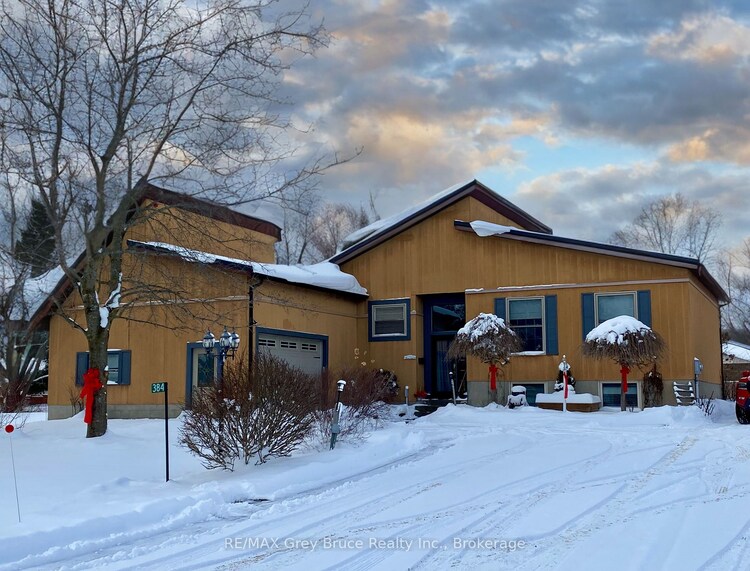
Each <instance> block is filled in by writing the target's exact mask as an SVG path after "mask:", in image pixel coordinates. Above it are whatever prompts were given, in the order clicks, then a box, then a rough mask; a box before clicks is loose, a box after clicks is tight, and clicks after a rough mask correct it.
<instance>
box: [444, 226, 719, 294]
mask: <svg viewBox="0 0 750 571" xmlns="http://www.w3.org/2000/svg"><path fill="white" fill-rule="evenodd" d="M453 225H454V227H455V228H456V229H457V230H464V231H467V232H474V233H475V234H476V235H477V236H479V237H482V238H486V237H490V236H499V237H502V238H511V239H514V240H521V241H524V242H534V243H539V244H546V245H552V246H557V247H561V248H569V249H572V250H579V251H583V252H593V253H597V254H606V255H609V256H618V257H623V258H628V259H632V260H642V261H646V262H656V263H660V264H667V265H670V266H677V267H681V268H687V269H690V270H692V271H693V273H694V274H695V275H696V277H697V278H698V279H699V280H700V281H701V282H702V283H703V285H705V286H706V287H707V288H708V289H709V291H711V292H712V293H713V294H714V295H715V296H716V298H717V299H718V300H719V301H721V302H728V301H729V297H728V296H727V293H726V292H725V291H724V289H723V288H722V287H721V285H720V284H719V282H717V281H716V279H715V278H714V277H713V276H712V275H711V274H710V273H709V271H708V270H707V269H706V267H705V266H704V265H703V264H702V263H701V262H700V260H697V259H695V258H687V257H685V256H675V255H673V254H664V253H662V252H653V251H649V250H638V249H635V248H626V247H624V246H615V245H613V244H605V243H603V242H592V241H590V240H579V239H577V238H566V237H564V236H553V235H552V234H548V233H545V232H534V231H531V230H523V229H520V228H513V227H510V226H503V225H502V224H494V223H492V222H486V221H484V220H473V221H471V222H466V221H463V220H455V221H454V223H453Z"/></svg>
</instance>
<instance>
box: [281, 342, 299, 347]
mask: <svg viewBox="0 0 750 571" xmlns="http://www.w3.org/2000/svg"><path fill="white" fill-rule="evenodd" d="M279 346H280V347H281V348H282V349H296V348H297V343H295V342H294V341H281V342H280V343H279Z"/></svg>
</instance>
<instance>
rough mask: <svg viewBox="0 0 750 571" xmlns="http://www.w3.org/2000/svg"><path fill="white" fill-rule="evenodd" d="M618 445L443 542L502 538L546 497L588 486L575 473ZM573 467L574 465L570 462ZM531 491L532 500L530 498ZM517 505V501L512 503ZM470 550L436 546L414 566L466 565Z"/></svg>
mask: <svg viewBox="0 0 750 571" xmlns="http://www.w3.org/2000/svg"><path fill="white" fill-rule="evenodd" d="M614 451H615V450H614V447H613V446H612V443H611V442H610V443H609V444H608V446H607V449H606V450H605V451H603V452H601V453H599V454H596V455H594V456H592V457H591V458H589V459H587V460H586V461H585V462H584V463H583V465H580V464H579V463H578V462H576V463H574V465H573V469H571V470H570V471H569V472H568V473H567V474H566V475H565V476H564V477H563V478H562V481H563V482H564V484H562V486H561V485H560V483H559V482H558V481H557V480H556V481H554V482H551V483H548V484H542V485H539V486H537V487H536V488H532V489H531V490H529V489H526V490H524V491H523V492H521V493H520V494H516V495H513V496H511V499H515V498H519V499H521V498H523V499H524V502H522V503H521V504H516V505H517V507H516V508H515V509H513V510H511V512H510V513H508V514H504V515H503V516H502V517H500V518H497V517H495V516H497V515H498V514H499V513H500V511H501V509H502V506H501V507H499V508H498V509H495V510H493V511H492V512H490V513H489V514H487V515H485V516H482V517H479V518H477V519H475V520H474V521H472V522H470V523H469V524H468V525H467V526H465V527H463V528H461V529H460V530H458V531H457V532H454V533H453V534H452V536H448V537H445V538H443V542H445V541H447V540H448V539H452V537H473V538H490V537H491V538H502V537H503V533H504V532H505V530H507V528H508V527H510V524H512V523H514V522H515V521H517V518H519V517H521V516H523V515H524V514H525V513H527V512H528V511H529V509H530V508H533V507H534V506H535V505H537V504H539V503H540V502H542V501H544V500H546V499H547V498H549V497H550V496H551V495H553V494H556V493H557V494H560V493H566V492H568V491H571V490H576V489H581V488H587V487H589V486H588V485H586V484H584V483H574V482H573V481H572V479H571V476H573V475H575V474H577V473H586V472H587V471H588V470H589V469H590V468H592V467H593V466H595V465H597V464H600V463H602V462H606V461H607V460H608V459H609V458H611V457H612V455H613V454H614ZM569 466H570V465H569ZM529 494H531V499H530V500H527V498H528V496H529ZM509 503H512V504H515V502H509ZM506 539H508V538H506ZM469 552H470V549H469V548H468V547H466V548H464V549H461V550H458V551H452V552H451V551H448V550H443V549H432V550H430V551H429V552H428V553H426V554H425V555H424V556H423V557H422V558H421V559H420V560H419V561H418V562H417V563H416V564H415V565H414V566H413V567H411V569H420V568H423V567H426V568H428V569H436V568H437V569H444V568H447V567H456V566H458V565H461V564H465V561H464V559H465V558H466V556H467V555H468V554H469Z"/></svg>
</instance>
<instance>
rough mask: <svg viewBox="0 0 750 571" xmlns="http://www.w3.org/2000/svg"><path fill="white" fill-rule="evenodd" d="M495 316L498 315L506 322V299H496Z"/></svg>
mask: <svg viewBox="0 0 750 571" xmlns="http://www.w3.org/2000/svg"><path fill="white" fill-rule="evenodd" d="M495 315H497V316H498V317H499V318H500V319H502V320H503V321H505V298H504V297H496V298H495Z"/></svg>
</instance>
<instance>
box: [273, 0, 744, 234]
mask: <svg viewBox="0 0 750 571" xmlns="http://www.w3.org/2000/svg"><path fill="white" fill-rule="evenodd" d="M743 5H744V7H743ZM311 9H312V11H313V14H314V15H315V16H317V17H321V18H324V20H325V25H326V27H327V29H328V30H329V31H330V32H331V33H332V35H333V42H332V45H331V46H330V47H329V48H327V49H324V50H321V51H320V52H318V53H317V56H316V58H315V59H311V60H306V61H304V62H302V63H301V64H300V65H297V66H295V67H294V68H293V69H292V71H291V72H290V73H288V74H287V76H286V77H285V89H286V90H287V91H288V93H289V94H290V95H291V96H292V97H293V98H294V100H295V102H296V107H295V113H296V119H297V120H298V121H299V122H300V124H306V123H314V125H315V132H314V133H313V134H312V138H314V139H315V140H316V141H317V142H318V143H320V144H322V145H325V148H329V149H330V148H335V149H337V150H339V151H342V152H344V153H346V152H347V151H351V150H352V149H354V148H359V147H361V148H362V149H363V151H362V154H361V156H359V157H358V158H357V159H355V160H354V161H352V162H351V163H349V164H346V165H344V166H341V167H338V168H337V169H335V170H334V171H332V172H330V173H329V174H328V175H326V176H325V178H324V180H323V182H322V185H321V188H322V189H323V190H324V192H325V194H326V198H327V199H329V200H336V201H339V200H346V201H349V202H353V203H355V204H356V203H359V202H363V203H366V202H367V200H368V195H369V193H373V195H374V196H375V198H376V200H375V203H376V206H377V209H378V211H379V213H380V214H381V215H382V216H387V215H390V214H392V213H395V212H396V211H398V210H400V209H402V208H404V207H405V206H408V205H411V204H414V203H416V202H419V201H421V200H424V199H425V198H427V197H428V196H430V195H431V194H434V193H436V192H438V191H440V190H442V189H443V188H445V187H448V186H450V185H452V184H454V183H456V182H460V181H465V180H470V179H472V178H478V179H479V180H481V181H483V182H485V183H486V184H488V185H489V186H491V187H492V188H494V189H495V190H496V191H498V192H499V193H500V194H502V195H504V196H505V197H507V198H508V199H510V200H511V201H513V202H515V203H516V204H518V205H519V206H521V207H522V208H524V209H526V210H528V211H529V212H530V213H531V214H532V215H534V216H536V217H537V218H539V219H541V220H542V221H543V222H545V223H547V224H548V225H550V226H552V228H553V229H554V231H555V233H556V234H559V235H564V236H571V237H577V238H584V239H593V240H603V241H604V240H607V238H608V237H609V235H610V234H611V232H612V231H613V230H614V229H616V227H617V225H618V224H619V223H622V222H624V221H628V220H630V219H632V217H633V216H635V214H636V213H637V212H638V210H639V209H640V206H641V205H642V204H643V203H644V202H645V201H647V200H649V199H651V198H652V197H654V196H658V195H664V194H668V193H670V192H675V191H680V192H682V193H683V194H684V195H686V196H687V197H689V198H696V199H700V200H701V201H703V202H704V203H706V204H708V205H711V206H713V207H715V208H716V209H718V210H719V211H721V212H722V213H723V215H724V234H723V236H724V240H725V242H732V241H737V240H739V239H741V238H744V237H745V236H748V235H750V189H748V187H747V183H748V181H749V180H750V177H749V176H748V175H750V6H749V5H748V3H747V2H736V3H728V2H704V1H695V0H618V1H610V2H605V1H595V0H591V1H576V0H565V1H557V0H544V1H542V0H537V1H535V0H505V1H455V0H454V1H447V0H443V1H441V0H437V1H422V0H412V1H400V0H380V1H378V0H324V1H316V0H313V1H312V6H311Z"/></svg>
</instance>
